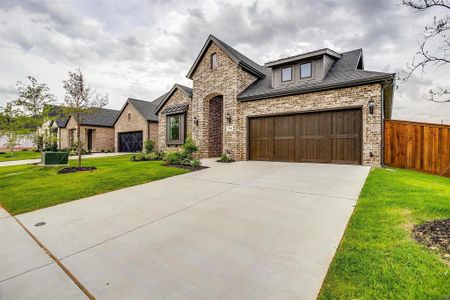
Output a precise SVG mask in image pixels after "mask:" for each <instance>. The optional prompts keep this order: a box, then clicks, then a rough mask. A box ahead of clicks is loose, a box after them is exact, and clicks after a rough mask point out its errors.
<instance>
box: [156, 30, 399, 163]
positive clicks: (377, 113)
mask: <svg viewBox="0 0 450 300" xmlns="http://www.w3.org/2000/svg"><path fill="white" fill-rule="evenodd" d="M187 77H188V78H189V79H191V80H192V81H193V90H192V91H190V92H186V91H184V89H182V88H181V86H179V85H175V86H174V88H173V89H172V90H171V93H169V94H168V95H167V98H165V99H163V100H162V101H161V105H160V106H159V107H158V108H157V113H158V116H159V120H160V124H159V127H160V128H159V147H160V149H164V148H166V147H169V146H174V145H179V144H182V143H183V142H184V139H185V138H186V136H187V135H189V134H192V138H193V139H194V141H195V142H196V143H197V144H198V146H199V148H200V153H201V155H202V157H217V156H219V155H220V154H222V153H224V152H226V153H229V154H230V155H231V156H232V157H233V158H234V159H238V160H247V159H249V160H271V161H294V162H319V163H348V164H363V165H380V164H381V161H382V152H383V151H382V149H383V148H382V143H383V126H382V125H383V119H384V118H390V115H391V109H392V100H393V90H394V78H395V74H392V73H382V72H372V71H366V70H364V61H363V53H362V49H357V50H353V51H348V52H344V53H338V52H335V51H332V50H330V49H321V50H317V51H313V52H308V53H304V54H300V55H296V56H292V57H287V58H283V59H279V60H276V61H272V62H268V63H266V64H265V65H264V66H261V65H259V64H257V63H255V62H253V61H252V60H250V59H249V58H247V57H246V56H244V55H243V54H241V53H239V52H238V51H236V50H235V49H233V48H232V47H230V46H228V45H227V44H225V43H224V42H222V41H220V40H219V39H217V38H216V37H214V36H212V35H210V36H209V37H208V39H207V41H206V43H205V44H204V46H203V48H202V49H201V51H200V53H199V55H198V57H197V59H196V60H195V62H194V64H193V66H192V67H191V69H190V70H189V72H188V74H187ZM183 91H184V92H186V93H184V92H183ZM189 94H190V95H192V96H191V97H188V95H189Z"/></svg>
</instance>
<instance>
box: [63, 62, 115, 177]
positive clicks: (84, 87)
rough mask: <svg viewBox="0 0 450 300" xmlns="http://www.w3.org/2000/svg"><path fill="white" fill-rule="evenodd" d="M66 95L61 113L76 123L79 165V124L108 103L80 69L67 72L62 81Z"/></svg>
mask: <svg viewBox="0 0 450 300" xmlns="http://www.w3.org/2000/svg"><path fill="white" fill-rule="evenodd" d="M63 86H64V89H65V90H66V96H65V98H64V106H63V113H64V115H66V116H71V117H73V118H74V120H75V122H76V124H77V130H76V134H77V136H76V152H77V154H78V167H79V168H80V167H81V150H82V144H81V124H82V123H83V121H84V120H86V118H87V117H89V115H91V114H93V113H94V112H95V111H96V110H97V109H98V108H101V107H103V106H105V105H106V104H108V96H107V95H99V94H97V93H96V91H95V89H92V88H91V87H90V86H89V85H88V84H87V83H86V80H85V78H84V75H83V73H81V70H80V69H77V70H76V71H75V72H69V79H67V80H64V81H63Z"/></svg>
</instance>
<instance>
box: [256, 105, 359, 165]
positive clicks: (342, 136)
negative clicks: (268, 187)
mask: <svg viewBox="0 0 450 300" xmlns="http://www.w3.org/2000/svg"><path fill="white" fill-rule="evenodd" d="M249 126H250V127H249V158H250V159H251V160H272V161H292V162H317V163H345V164H360V163H361V109H347V110H338V111H323V112H313V113H302V114H292V115H283V116H271V117H257V118H251V119H250V122H249Z"/></svg>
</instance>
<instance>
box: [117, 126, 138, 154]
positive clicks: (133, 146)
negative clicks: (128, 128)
mask: <svg viewBox="0 0 450 300" xmlns="http://www.w3.org/2000/svg"><path fill="white" fill-rule="evenodd" d="M118 135H119V152H139V151H142V137H143V134H142V131H136V132H121V133H119V134H118Z"/></svg>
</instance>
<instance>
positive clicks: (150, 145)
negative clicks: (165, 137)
mask: <svg viewBox="0 0 450 300" xmlns="http://www.w3.org/2000/svg"><path fill="white" fill-rule="evenodd" d="M144 149H145V153H147V154H148V153H151V152H153V151H154V150H155V142H154V141H152V140H146V141H145V144H144Z"/></svg>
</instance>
